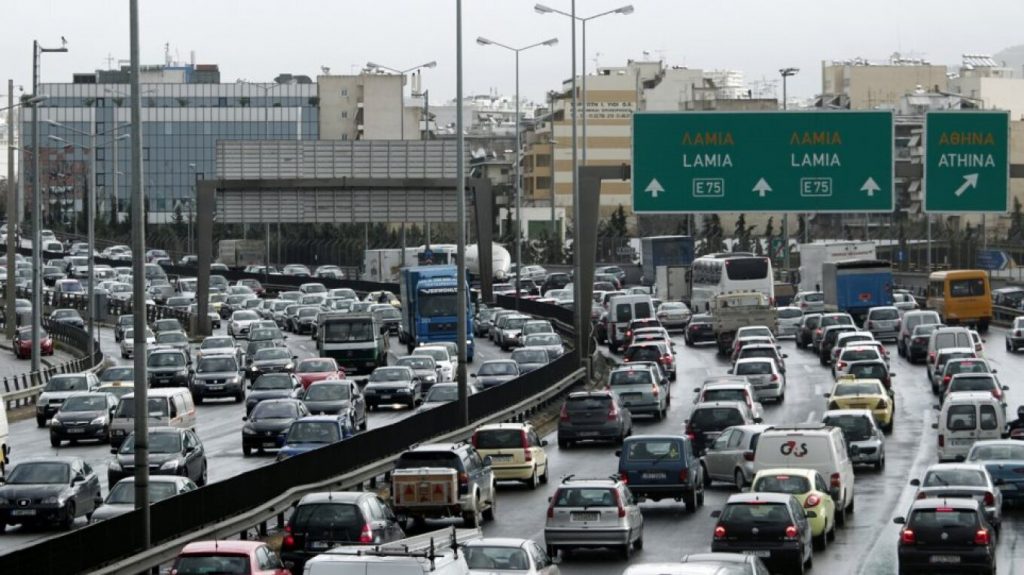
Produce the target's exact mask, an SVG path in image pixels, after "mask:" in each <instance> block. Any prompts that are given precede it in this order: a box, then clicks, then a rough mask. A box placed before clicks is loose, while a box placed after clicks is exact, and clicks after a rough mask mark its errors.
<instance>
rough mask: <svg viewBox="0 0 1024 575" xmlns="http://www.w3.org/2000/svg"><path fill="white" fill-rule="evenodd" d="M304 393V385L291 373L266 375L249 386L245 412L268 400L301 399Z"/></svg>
mask: <svg viewBox="0 0 1024 575" xmlns="http://www.w3.org/2000/svg"><path fill="white" fill-rule="evenodd" d="M303 391H305V390H304V389H303V388H302V384H301V383H299V380H298V379H296V378H295V376H294V375H292V374H290V373H265V374H263V375H261V376H259V377H258V378H256V381H254V382H252V383H250V384H249V395H248V396H247V397H246V398H245V412H246V413H249V412H250V411H252V408H254V407H256V404H258V403H259V402H261V401H264V400H267V399H300V398H301V397H302V393H303Z"/></svg>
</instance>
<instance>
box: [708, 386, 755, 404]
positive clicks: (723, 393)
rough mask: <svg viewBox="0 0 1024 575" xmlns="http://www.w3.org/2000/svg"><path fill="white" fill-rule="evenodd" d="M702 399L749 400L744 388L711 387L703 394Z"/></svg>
mask: <svg viewBox="0 0 1024 575" xmlns="http://www.w3.org/2000/svg"><path fill="white" fill-rule="evenodd" d="M701 400H702V401H744V402H745V401H747V394H746V392H744V391H743V390H742V389H709V390H707V391H705V392H704V395H703V396H701Z"/></svg>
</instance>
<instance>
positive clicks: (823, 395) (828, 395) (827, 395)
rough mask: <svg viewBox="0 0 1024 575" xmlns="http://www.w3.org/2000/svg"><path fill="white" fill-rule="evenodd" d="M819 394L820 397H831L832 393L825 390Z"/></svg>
mask: <svg viewBox="0 0 1024 575" xmlns="http://www.w3.org/2000/svg"><path fill="white" fill-rule="evenodd" d="M821 395H822V397H832V394H831V393H829V392H825V393H823V394H821Z"/></svg>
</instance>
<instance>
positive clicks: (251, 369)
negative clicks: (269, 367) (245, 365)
mask: <svg viewBox="0 0 1024 575" xmlns="http://www.w3.org/2000/svg"><path fill="white" fill-rule="evenodd" d="M259 370H260V368H258V367H256V366H255V365H254V366H252V367H250V368H249V371H251V372H253V373H256V372H257V371H259Z"/></svg>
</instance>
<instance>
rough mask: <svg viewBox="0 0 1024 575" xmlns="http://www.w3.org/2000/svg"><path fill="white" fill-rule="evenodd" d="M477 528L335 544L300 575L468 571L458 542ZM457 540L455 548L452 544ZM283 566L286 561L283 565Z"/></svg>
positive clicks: (456, 574) (453, 574) (462, 574)
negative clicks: (372, 542) (373, 542)
mask: <svg viewBox="0 0 1024 575" xmlns="http://www.w3.org/2000/svg"><path fill="white" fill-rule="evenodd" d="M482 535H483V533H482V532H481V531H480V529H459V530H457V531H455V530H454V528H452V527H449V528H448V529H440V530H438V531H430V532H427V533H423V534H421V535H415V536H413V537H407V538H405V539H399V540H397V541H392V542H390V543H385V544H383V545H378V546H375V547H370V546H364V545H354V546H343V547H335V548H334V549H331V550H330V551H329V552H327V553H323V554H321V555H317V556H315V557H313V558H312V559H310V560H309V561H308V562H306V565H305V570H304V571H303V574H304V575H373V574H380V575H384V574H387V575H469V573H470V571H469V566H468V565H467V564H466V554H465V553H464V552H463V550H462V548H461V545H462V544H463V543H465V542H466V541H470V540H473V539H479V538H480V537H481V536H482ZM456 541H457V544H458V545H459V549H458V550H455V549H453V548H452V544H453V543H455V542H456ZM286 566H287V565H286Z"/></svg>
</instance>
